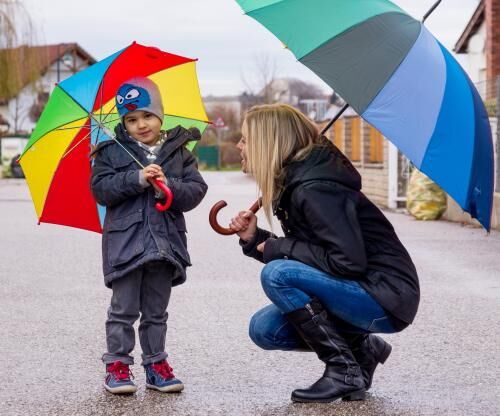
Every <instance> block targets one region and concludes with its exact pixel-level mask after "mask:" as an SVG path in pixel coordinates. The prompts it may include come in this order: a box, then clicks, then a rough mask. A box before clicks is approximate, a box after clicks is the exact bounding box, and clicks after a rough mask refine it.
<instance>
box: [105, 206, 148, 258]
mask: <svg viewBox="0 0 500 416" xmlns="http://www.w3.org/2000/svg"><path fill="white" fill-rule="evenodd" d="M142 224H143V218H142V212H136V213H134V214H131V215H127V216H124V217H119V218H115V219H113V220H112V222H111V223H110V224H109V226H108V262H109V264H110V266H112V267H118V266H121V265H124V264H126V263H128V262H130V261H131V260H133V259H134V258H135V257H137V256H139V255H141V254H142V253H144V238H143V233H142V231H143V227H142Z"/></svg>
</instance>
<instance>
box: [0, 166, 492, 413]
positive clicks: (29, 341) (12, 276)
mask: <svg viewBox="0 0 500 416" xmlns="http://www.w3.org/2000/svg"><path fill="white" fill-rule="evenodd" d="M204 176H205V178H206V180H207V182H208V183H209V186H210V189H209V193H208V194H207V197H206V198H205V200H204V202H203V204H202V205H201V206H200V207H198V208H197V209H196V210H195V211H193V212H191V213H189V214H188V215H187V223H188V229H189V234H188V240H189V246H190V251H191V257H192V260H193V267H192V268H190V269H189V274H188V281H187V283H186V284H184V285H183V286H180V287H178V288H176V289H174V291H173V295H172V301H171V304H170V307H169V312H170V318H169V332H168V336H167V348H168V352H169V354H170V363H171V365H172V366H173V367H174V370H175V373H176V375H177V376H178V377H179V378H180V379H182V380H183V381H184V383H185V384H186V389H185V391H184V392H183V393H181V394H180V395H164V394H161V393H157V392H151V391H146V389H145V388H144V373H143V371H142V369H141V367H140V365H139V362H140V347H138V348H137V350H136V360H137V363H136V365H135V366H134V367H133V372H134V374H135V377H136V381H137V383H138V385H139V391H138V393H137V394H135V395H133V396H130V397H115V396H112V395H110V394H108V393H106V392H105V391H104V390H103V388H102V381H103V376H104V366H103V364H102V363H101V361H100V356H101V354H102V353H103V351H104V348H105V338H104V321H105V317H106V309H107V305H108V302H109V297H110V295H111V291H110V290H108V289H106V288H105V287H104V284H103V279H102V274H101V251H100V235H98V234H94V233H90V232H85V231H81V230H75V229H71V228H67V227H60V226H54V225H50V224H42V225H40V226H37V225H36V217H35V212H34V208H33V205H32V203H31V200H30V197H29V192H28V189H27V187H26V185H25V183H24V182H23V181H17V180H0V260H1V265H0V322H1V325H0V357H1V360H2V362H1V365H0V371H1V373H0V374H1V380H2V387H1V388H0V414H1V415H2V416H8V415H51V416H53V415H265V416H274V415H283V416H296V415H297V416H298V415H308V416H311V415H360V416H361V415H377V416H383V415H408V416H413V415H453V416H456V415H468V416H470V415H492V416H493V415H500V358H499V357H500V342H499V328H500V324H499V322H500V233H499V232H492V233H491V234H490V235H489V236H488V235H486V233H485V232H484V231H483V230H481V229H478V228H472V227H464V226H461V225H460V224H455V223H448V222H417V221H415V220H413V219H412V218H411V217H409V216H405V215H402V214H395V213H387V215H388V217H389V219H390V220H391V221H392V222H393V224H394V225H395V227H396V230H397V231H398V234H399V236H400V238H401V240H402V241H403V242H404V243H405V244H406V246H407V248H408V250H409V252H410V254H411V255H412V257H413V259H414V262H415V264H416V265H417V268H418V270H419V274H420V278H421V289H422V300H421V306H420V310H419V314H418V315H417V319H416V321H415V323H414V325H412V326H411V327H410V328H409V329H407V330H406V331H404V332H402V333H400V334H395V335H391V336H387V339H388V340H389V341H390V342H391V344H392V345H393V353H392V355H391V357H390V358H389V360H388V361H387V362H386V364H385V365H384V366H383V367H381V368H380V369H379V370H378V371H377V373H376V377H375V381H374V386H373V388H372V391H371V393H370V395H369V398H368V399H367V400H366V401H365V402H355V403H341V402H339V403H334V404H325V405H297V404H292V403H291V402H290V392H291V391H292V390H293V389H294V388H297V387H304V386H307V385H309V384H310V383H312V382H314V381H315V380H316V379H317V378H318V377H319V375H320V373H321V371H322V366H321V363H320V362H319V361H318V360H317V359H316V358H315V357H314V356H313V355H312V354H308V353H285V352H268V351H262V350H260V349H258V348H257V347H256V346H254V345H253V343H252V342H251V341H250V339H249V338H248V335H247V326H248V322H249V320H250V317H251V316H252V314H253V312H254V311H256V310H257V309H259V308H261V307H263V306H264V305H266V304H267V301H266V298H265V296H264V294H263V292H262V289H261V287H260V281H259V271H260V269H261V267H262V265H261V264H259V263H257V262H255V261H253V260H251V259H248V258H245V257H243V256H242V254H241V251H240V249H239V247H238V245H237V241H236V238H235V237H223V236H219V235H217V234H215V233H214V232H213V231H212V230H211V228H210V227H209V225H208V221H207V217H208V210H209V208H210V207H211V206H212V204H213V203H215V202H216V201H218V200H219V199H221V198H225V199H226V200H227V202H228V203H229V207H228V208H226V209H225V212H224V213H223V214H222V215H221V217H222V219H223V220H225V221H226V222H227V220H228V219H229V218H230V216H231V214H232V213H233V212H235V211H237V210H239V209H243V208H247V207H248V206H250V204H251V203H252V202H253V201H254V200H255V195H256V188H255V185H254V184H253V182H251V181H250V180H249V179H248V178H246V177H244V176H243V175H242V174H240V173H213V172H212V173H205V174H204ZM260 218H261V224H262V225H263V224H264V219H263V218H264V216H263V214H261V215H260Z"/></svg>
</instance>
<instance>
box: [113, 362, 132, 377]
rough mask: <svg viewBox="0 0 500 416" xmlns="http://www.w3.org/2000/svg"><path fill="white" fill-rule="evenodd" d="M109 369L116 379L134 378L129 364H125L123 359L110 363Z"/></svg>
mask: <svg viewBox="0 0 500 416" xmlns="http://www.w3.org/2000/svg"><path fill="white" fill-rule="evenodd" d="M107 370H108V372H109V373H111V374H112V375H113V377H114V378H115V379H116V380H128V379H130V378H132V379H133V378H134V375H133V374H132V371H131V370H130V368H129V366H128V365H127V364H123V363H122V362H121V361H116V362H114V363H112V364H110V365H109V366H108V368H107Z"/></svg>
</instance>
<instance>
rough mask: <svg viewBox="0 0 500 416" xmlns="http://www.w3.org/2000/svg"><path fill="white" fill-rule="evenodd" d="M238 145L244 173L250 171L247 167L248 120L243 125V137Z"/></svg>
mask: <svg viewBox="0 0 500 416" xmlns="http://www.w3.org/2000/svg"><path fill="white" fill-rule="evenodd" d="M236 147H237V148H238V149H239V151H240V156H241V170H242V171H243V172H244V173H248V168H247V166H248V165H247V163H248V160H247V125H246V122H245V121H244V122H243V125H242V126H241V139H240V141H239V142H238V144H237V145H236Z"/></svg>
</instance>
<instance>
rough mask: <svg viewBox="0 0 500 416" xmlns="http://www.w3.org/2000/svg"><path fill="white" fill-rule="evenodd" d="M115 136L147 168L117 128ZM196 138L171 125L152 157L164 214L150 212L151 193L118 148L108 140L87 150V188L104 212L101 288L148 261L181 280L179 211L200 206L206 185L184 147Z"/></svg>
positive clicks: (183, 256) (186, 262)
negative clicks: (166, 201)
mask: <svg viewBox="0 0 500 416" xmlns="http://www.w3.org/2000/svg"><path fill="white" fill-rule="evenodd" d="M115 132H116V134H117V139H118V140H119V141H120V143H122V144H123V145H124V146H125V147H126V148H127V149H128V150H129V151H130V152H131V153H132V154H133V155H134V156H135V157H136V158H137V159H138V160H139V161H140V162H141V163H142V164H143V165H144V166H146V165H148V164H150V162H148V159H147V158H146V154H145V152H144V151H143V150H142V149H141V148H140V147H139V145H138V144H137V142H136V141H135V140H134V139H132V138H131V137H129V136H128V134H127V133H126V131H125V130H124V129H123V127H122V125H121V124H119V125H118V126H117V128H116V129H115ZM199 138H200V133H199V131H198V130H197V129H190V130H186V129H184V128H183V127H181V126H177V127H176V128H174V129H172V130H169V131H168V135H167V140H166V141H165V142H164V144H163V145H162V147H161V149H160V151H159V152H158V157H157V159H156V160H155V162H154V163H155V164H157V165H160V166H161V167H162V169H163V171H164V172H165V176H166V177H167V180H168V186H169V187H170V189H171V190H172V193H173V195H174V197H173V202H172V205H171V207H170V209H169V210H167V211H165V212H159V211H157V210H156V209H155V203H156V202H157V201H156V199H155V190H154V188H153V187H152V186H149V187H147V188H143V187H142V186H141V183H140V182H139V171H140V170H141V168H140V167H139V166H138V165H137V163H136V162H135V161H134V160H133V159H132V158H131V157H130V155H129V154H127V152H125V150H123V149H122V148H121V147H120V145H118V144H117V143H116V142H115V141H114V140H109V141H105V142H102V143H101V144H99V145H98V146H97V148H96V149H95V150H94V151H93V153H92V154H93V155H95V160H94V165H93V167H92V177H91V189H92V193H93V195H94V197H95V199H96V201H97V202H98V203H99V204H101V205H104V206H105V207H106V216H105V219H104V226H103V235H102V262H103V271H104V282H105V284H106V286H108V287H110V286H111V282H112V281H113V280H114V279H117V278H119V277H122V276H124V275H126V274H127V273H129V272H131V271H132V270H134V269H136V268H138V267H140V266H141V265H143V264H145V263H148V262H153V261H167V262H169V263H171V264H173V265H174V266H175V267H176V269H177V273H176V276H175V278H174V280H173V282H172V284H173V285H178V284H181V283H183V282H184V281H185V280H186V267H187V266H190V265H191V261H190V258H189V254H188V251H187V242H186V231H187V230H186V223H185V220H184V215H183V212H186V211H189V210H191V209H193V208H195V207H196V206H197V205H198V204H199V203H200V202H201V200H202V199H203V197H204V196H205V194H206V192H207V184H206V183H205V181H204V180H203V178H202V177H201V175H200V173H199V172H198V169H197V163H196V159H195V158H194V156H193V155H192V154H191V152H190V151H189V150H187V149H186V148H185V147H184V145H185V144H186V143H187V142H189V141H191V140H199Z"/></svg>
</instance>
